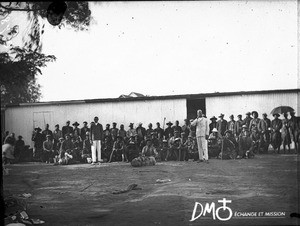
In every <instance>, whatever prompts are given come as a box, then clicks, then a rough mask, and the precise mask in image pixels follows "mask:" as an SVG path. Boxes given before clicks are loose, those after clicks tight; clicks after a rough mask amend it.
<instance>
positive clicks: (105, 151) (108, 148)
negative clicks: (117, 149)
mask: <svg viewBox="0 0 300 226" xmlns="http://www.w3.org/2000/svg"><path fill="white" fill-rule="evenodd" d="M101 148H102V156H103V159H106V160H107V162H108V161H109V158H110V155H111V153H112V150H113V144H112V140H111V139H110V137H107V136H106V137H105V138H104V142H103V145H102V147H101Z"/></svg>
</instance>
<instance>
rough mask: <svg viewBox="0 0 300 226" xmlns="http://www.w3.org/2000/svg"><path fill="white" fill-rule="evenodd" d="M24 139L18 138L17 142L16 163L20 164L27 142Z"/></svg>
mask: <svg viewBox="0 0 300 226" xmlns="http://www.w3.org/2000/svg"><path fill="white" fill-rule="evenodd" d="M22 138H23V137H22V136H18V140H17V141H16V145H15V150H14V156H15V162H18V161H19V160H20V159H21V156H24V151H25V142H24V140H22Z"/></svg>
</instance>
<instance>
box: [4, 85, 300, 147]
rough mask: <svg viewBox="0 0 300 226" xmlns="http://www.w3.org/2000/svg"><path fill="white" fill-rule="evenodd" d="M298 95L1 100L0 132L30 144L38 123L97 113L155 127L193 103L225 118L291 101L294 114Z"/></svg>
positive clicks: (179, 116)
mask: <svg viewBox="0 0 300 226" xmlns="http://www.w3.org/2000/svg"><path fill="white" fill-rule="evenodd" d="M299 100H300V89H289V90H267V91H251V92H227V93H201V94H189V95H171V96H146V97H135V98H109V99H89V100H79V101H78V100H74V101H51V102H38V103H25V104H17V105H7V106H5V109H2V110H1V112H2V114H1V115H2V117H1V120H2V122H3V121H4V122H5V125H4V127H3V124H2V132H4V131H10V132H14V133H15V134H16V136H18V135H22V136H23V138H24V141H25V143H26V144H27V145H30V146H31V147H32V145H33V144H32V142H31V135H32V131H33V129H34V128H35V127H41V128H42V129H44V127H45V124H49V125H50V129H51V130H53V129H54V125H55V124H59V125H60V128H61V127H62V126H63V125H65V123H66V121H67V120H70V121H71V124H72V123H73V122H75V121H77V122H79V123H80V126H79V127H81V126H82V123H83V121H87V122H91V121H92V120H93V118H94V116H98V117H99V118H100V123H101V124H102V125H103V127H105V124H107V123H109V124H112V122H116V123H118V125H117V126H118V127H119V126H120V124H124V126H125V129H126V130H127V129H128V125H129V123H130V122H133V123H135V125H136V124H137V123H138V122H142V123H143V124H144V127H147V125H148V123H150V122H152V124H153V127H155V123H156V122H160V123H161V125H162V126H163V123H164V119H165V122H167V121H172V122H173V123H174V121H175V120H179V122H180V124H181V125H182V124H183V120H184V119H185V118H188V119H191V118H195V117H196V111H197V109H202V110H203V111H204V113H205V114H206V115H207V117H208V118H210V117H211V116H213V115H215V116H216V117H217V116H219V114H220V113H223V114H225V119H228V118H229V115H231V114H233V115H234V116H235V117H236V116H237V115H238V114H242V115H245V113H246V112H248V111H253V110H256V111H258V112H259V114H260V116H259V117H261V114H262V113H264V112H266V113H267V114H268V116H269V118H271V119H272V116H270V112H271V110H272V109H273V108H275V107H277V106H280V105H287V106H291V107H293V108H294V109H295V111H296V115H299V112H300V105H299Z"/></svg>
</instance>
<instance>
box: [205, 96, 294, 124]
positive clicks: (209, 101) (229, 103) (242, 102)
mask: <svg viewBox="0 0 300 226" xmlns="http://www.w3.org/2000/svg"><path fill="white" fill-rule="evenodd" d="M298 96H299V93H298V94H297V93H278V94H276V93H270V94H254V95H253V94H251V95H235V96H219V97H207V98H206V112H207V116H208V117H211V116H213V115H215V116H216V117H218V116H219V115H220V113H223V114H225V119H226V120H227V119H229V116H230V115H231V114H233V115H234V116H235V118H237V115H238V114H242V115H243V118H244V117H245V113H246V112H248V111H250V112H251V111H254V110H255V111H257V112H258V114H259V117H260V118H261V117H262V116H261V114H262V113H264V112H265V113H267V114H268V117H269V118H270V119H273V116H271V115H270V112H271V111H272V109H273V108H275V107H277V106H280V105H287V106H291V107H293V108H294V109H295V111H296V115H299V113H300V111H299V110H300V109H299V104H298V102H297V98H298Z"/></svg>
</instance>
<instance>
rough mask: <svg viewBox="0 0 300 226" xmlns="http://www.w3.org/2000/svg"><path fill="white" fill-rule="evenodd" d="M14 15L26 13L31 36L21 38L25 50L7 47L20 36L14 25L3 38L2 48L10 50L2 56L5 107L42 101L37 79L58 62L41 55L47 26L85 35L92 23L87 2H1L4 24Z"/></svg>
mask: <svg viewBox="0 0 300 226" xmlns="http://www.w3.org/2000/svg"><path fill="white" fill-rule="evenodd" d="M13 12H18V13H26V14H27V20H28V21H29V22H30V25H29V26H28V28H29V32H28V33H27V34H25V35H24V36H23V37H22V40H23V46H22V47H17V46H12V44H10V45H9V46H8V41H10V40H12V39H13V38H14V37H16V36H17V35H18V34H19V25H17V24H13V25H12V28H9V29H7V31H6V33H1V34H0V45H6V46H7V47H8V49H9V50H8V51H7V52H0V91H1V104H4V105H5V104H9V103H23V102H35V101H38V100H39V99H40V97H41V90H40V89H41V86H40V85H39V84H38V83H37V75H40V74H42V71H41V68H43V67H46V66H47V63H49V62H53V61H55V60H56V58H55V56H53V55H45V54H43V53H42V42H41V36H42V35H43V34H44V32H45V23H48V21H49V23H50V24H52V25H57V26H58V27H59V28H61V27H70V28H71V29H73V30H75V31H83V30H87V29H88V27H89V25H90V22H91V19H92V17H91V11H90V9H89V4H88V2H58V3H57V2H0V18H1V19H2V21H4V20H8V18H9V17H8V16H9V15H11V14H12V13H13Z"/></svg>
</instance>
